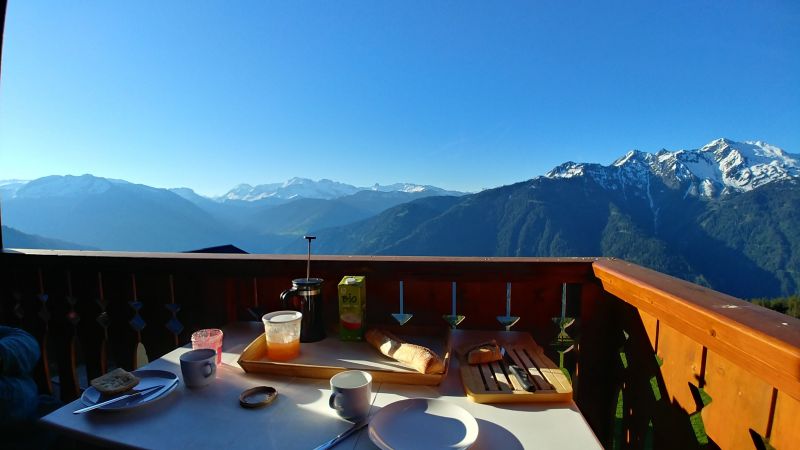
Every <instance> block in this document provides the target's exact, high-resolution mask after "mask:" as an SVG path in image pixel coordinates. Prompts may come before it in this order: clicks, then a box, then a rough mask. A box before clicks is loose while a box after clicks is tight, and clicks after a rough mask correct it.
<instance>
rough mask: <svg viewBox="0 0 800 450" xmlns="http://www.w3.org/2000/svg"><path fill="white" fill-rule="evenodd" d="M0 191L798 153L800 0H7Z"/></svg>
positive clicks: (505, 172) (536, 171)
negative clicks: (763, 150) (770, 149)
mask: <svg viewBox="0 0 800 450" xmlns="http://www.w3.org/2000/svg"><path fill="white" fill-rule="evenodd" d="M6 22H7V23H6V32H5V42H4V52H3V61H2V78H0V179H7V178H23V179H31V178H36V177H39V176H44V175H49V174H74V175H79V174H83V173H92V174H95V175H98V176H105V177H112V178H122V179H126V180H129V181H133V182H138V183H144V184H149V185H152V186H158V187H178V186H188V187H192V188H194V189H195V190H197V191H198V192H201V193H204V194H221V193H223V192H225V191H227V190H228V189H229V188H231V187H232V186H234V185H235V184H238V183H241V182H247V183H251V184H257V183H266V182H275V181H282V180H286V179H288V178H290V177H294V176H301V177H308V178H313V179H319V178H330V179H334V180H337V181H343V182H347V183H351V184H356V185H371V184H373V183H375V182H378V183H382V184H387V183H391V182H398V181H412V182H417V183H426V184H434V185H438V186H442V187H446V188H451V189H460V190H470V191H474V190H479V189H482V188H487V187H494V186H498V185H502V184H509V183H513V182H517V181H523V180H526V179H530V178H532V177H534V176H537V175H541V174H543V173H544V172H546V171H547V170H549V169H550V168H552V167H553V166H555V165H557V164H559V163H561V162H564V161H567V160H572V161H590V162H599V163H603V164H608V163H610V162H611V161H613V160H614V159H615V158H616V157H618V156H620V155H622V154H623V153H624V152H625V151H627V150H629V149H632V148H636V149H640V150H645V151H657V150H659V149H661V148H668V149H678V148H696V147H699V146H701V145H703V144H705V143H707V142H708V141H711V140H712V139H715V138H717V137H728V138H732V139H736V140H750V139H752V140H764V141H767V142H770V143H772V144H774V145H777V146H780V147H782V148H784V149H785V150H787V151H790V152H793V153H800V57H798V55H800V2H797V1H790V0H787V1H753V2H745V1H702V0H700V1H698V0H692V1H686V2H681V1H674V0H671V1H668V2H650V1H648V2H628V1H625V2H623V1H612V2H601V1H570V2H560V1H549V2H511V1H507V2H506V1H504V2H484V1H481V2H472V1H454V2H432V1H419V2H416V1H403V2H382V1H359V2H349V1H337V2H327V1H317V2H304V1H284V2H262V1H252V2H246V1H237V2H222V1H213V2H212V1H188V0H187V1H178V0H174V1H166V2H164V1H136V2H134V1H126V2H122V1H113V2H109V1H101V0H96V1H79V2H57V1H50V2H43V1H22V0H10V1H9V6H8V13H7V18H6Z"/></svg>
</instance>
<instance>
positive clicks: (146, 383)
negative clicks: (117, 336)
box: [81, 370, 178, 411]
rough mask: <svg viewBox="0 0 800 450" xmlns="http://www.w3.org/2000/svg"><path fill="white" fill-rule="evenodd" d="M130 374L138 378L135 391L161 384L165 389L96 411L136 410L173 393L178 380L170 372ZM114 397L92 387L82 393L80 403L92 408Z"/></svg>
mask: <svg viewBox="0 0 800 450" xmlns="http://www.w3.org/2000/svg"><path fill="white" fill-rule="evenodd" d="M131 373H132V374H134V375H136V376H137V377H138V378H139V384H137V385H136V387H135V389H136V390H141V389H147V388H149V387H151V386H158V385H159V384H163V385H164V386H165V389H158V390H156V392H155V393H154V394H152V393H151V394H146V395H141V396H137V397H133V398H131V399H129V400H121V401H119V402H116V403H112V404H110V405H106V406H101V407H99V408H97V409H98V410H104V411H121V410H125V409H131V408H138V407H140V406H143V405H146V404H148V403H152V402H154V401H156V400H158V399H161V398H164V397H166V396H167V395H169V393H170V392H172V391H174V390H175V388H176V387H177V386H178V383H174V382H175V380H177V379H178V376H177V375H175V374H174V373H172V372H167V371H166V370H134V371H133V372H131ZM172 383H174V384H172ZM170 384H172V386H170ZM168 386H169V387H168ZM129 393H130V392H125V393H124V394H129ZM124 394H119V395H124ZM114 397H115V396H104V395H102V394H101V393H100V392H99V391H98V390H97V389H95V388H93V387H92V386H89V388H88V389H86V390H85V391H83V395H81V401H82V402H83V403H84V404H85V405H86V406H92V405H96V404H98V403H100V402H104V401H106V400H111V399H112V398H114Z"/></svg>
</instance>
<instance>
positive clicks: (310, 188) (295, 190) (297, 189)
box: [217, 177, 363, 201]
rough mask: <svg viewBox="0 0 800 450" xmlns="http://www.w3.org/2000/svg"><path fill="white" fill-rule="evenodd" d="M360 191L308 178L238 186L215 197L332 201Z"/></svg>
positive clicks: (347, 186)
mask: <svg viewBox="0 0 800 450" xmlns="http://www.w3.org/2000/svg"><path fill="white" fill-rule="evenodd" d="M360 190H363V189H359V188H357V187H355V186H351V185H349V184H345V183H339V182H337V181H332V180H328V179H322V180H319V181H314V180H309V179H308V178H298V177H295V178H292V179H289V180H287V181H285V182H283V183H269V184H259V185H256V186H251V185H249V184H240V185H238V186H236V187H234V188H233V189H231V190H230V191H228V192H227V193H225V194H224V195H222V196H220V197H217V200H220V201H226V200H243V201H256V200H263V199H266V198H278V199H287V200H288V199H293V198H297V197H304V198H322V199H332V198H337V197H343V196H345V195H351V194H355V193H356V192H358V191H360Z"/></svg>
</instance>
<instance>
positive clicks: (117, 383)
mask: <svg viewBox="0 0 800 450" xmlns="http://www.w3.org/2000/svg"><path fill="white" fill-rule="evenodd" d="M137 384H139V379H138V378H136V376H135V375H133V374H132V373H130V372H127V371H126V370H124V369H119V368H117V369H114V370H112V371H111V372H108V373H107V374H105V375H103V376H101V377H97V378H95V379H94V380H92V381H91V385H92V387H93V388H95V389H97V390H98V392H100V393H101V394H103V395H114V394H121V393H123V392H125V391H127V390H129V389H132V388H133V387H134V386H136V385H137Z"/></svg>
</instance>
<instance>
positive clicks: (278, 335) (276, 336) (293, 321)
mask: <svg viewBox="0 0 800 450" xmlns="http://www.w3.org/2000/svg"><path fill="white" fill-rule="evenodd" d="M302 318H303V314H302V313H300V312H299V311H288V310H286V311H274V312H271V313H269V314H265V315H264V317H262V318H261V321H262V322H264V336H266V339H267V358H269V359H271V360H273V361H287V360H290V359H292V358H296V357H297V355H299V354H300V321H301V319H302Z"/></svg>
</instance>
